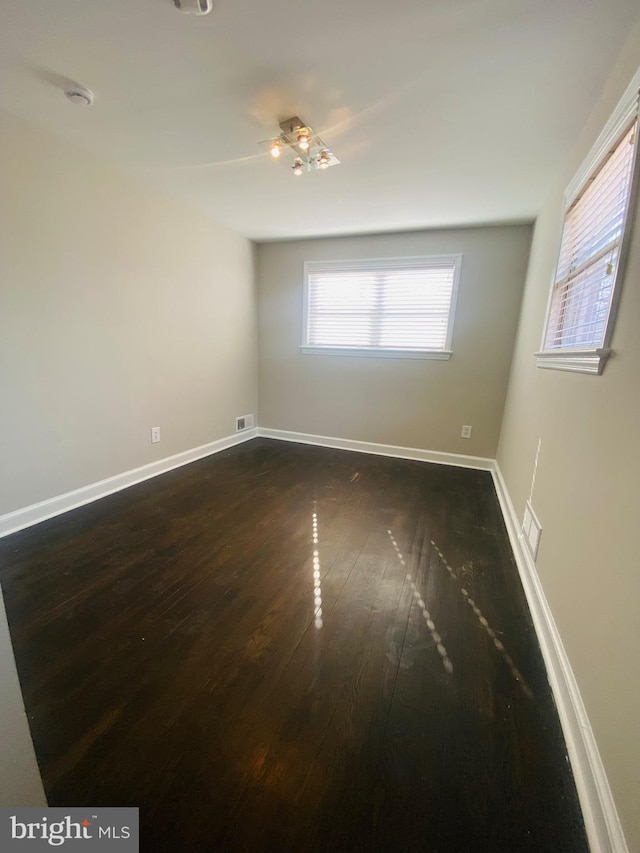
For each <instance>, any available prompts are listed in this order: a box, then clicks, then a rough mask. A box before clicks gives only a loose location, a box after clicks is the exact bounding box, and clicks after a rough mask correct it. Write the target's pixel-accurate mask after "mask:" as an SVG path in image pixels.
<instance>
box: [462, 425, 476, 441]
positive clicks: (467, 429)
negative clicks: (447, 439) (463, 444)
mask: <svg viewBox="0 0 640 853" xmlns="http://www.w3.org/2000/svg"><path fill="white" fill-rule="evenodd" d="M472 429H473V427H471V426H469V424H464V426H463V427H462V429H461V430H460V438H471V430H472Z"/></svg>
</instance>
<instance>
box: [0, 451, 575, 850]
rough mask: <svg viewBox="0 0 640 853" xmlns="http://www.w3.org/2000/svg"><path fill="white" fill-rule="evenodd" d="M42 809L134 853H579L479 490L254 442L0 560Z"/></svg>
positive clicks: (2, 546)
mask: <svg viewBox="0 0 640 853" xmlns="http://www.w3.org/2000/svg"><path fill="white" fill-rule="evenodd" d="M0 566H1V568H0V580H1V581H2V585H3V588H4V592H5V598H6V605H7V612H8V616H9V622H10V628H11V634H12V638H13V642H14V647H15V653H16V659H17V664H18V671H19V674H20V679H21V682H22V689H23V692H24V698H25V703H26V707H27V713H28V716H29V720H30V724H31V730H32V734H33V738H34V743H35V748H36V753H37V756H38V760H39V763H40V768H41V771H42V775H43V779H44V784H45V788H46V791H47V794H48V798H49V803H50V805H64V806H71V805H103V806H106V805H132V806H139V807H140V818H141V835H142V844H141V849H142V850H144V851H154V852H155V851H158V853H162V851H172V853H173V851H175V853H179V851H186V853H189V852H190V851H201V850H202V851H209V850H215V851H217V850H220V851H227V850H228V851H307V850H309V851H320V850H323V851H385V853H386V851H430V853H450V851H465V853H468V852H470V851H504V853H519V851H536V853H540V851H552V853H569V852H570V853H574V851H587V850H588V847H587V843H586V840H585V834H584V828H583V824H582V818H581V815H580V810H579V806H578V803H577V797H576V792H575V787H574V783H573V780H572V777H571V774H570V770H569V766H568V762H567V758H566V750H565V746H564V742H563V739H562V734H561V731H560V726H559V723H558V719H557V716H556V711H555V707H554V704H553V699H552V696H551V693H550V689H549V686H548V683H547V681H546V676H545V673H544V669H543V664H542V660H541V656H540V652H539V649H538V646H537V643H536V639H535V633H534V630H533V627H532V624H531V619H530V616H529V613H528V610H527V607H526V603H525V598H524V594H523V591H522V587H521V585H520V581H519V578H518V574H517V570H516V567H515V564H514V561H513V558H512V555H511V552H510V548H509V544H508V539H507V535H506V531H505V529H504V525H503V522H502V519H501V516H500V512H499V509H498V504H497V500H496V497H495V492H494V489H493V485H492V481H491V476H490V475H489V474H488V473H485V472H479V471H472V470H465V469H458V468H449V467H444V466H439V465H429V464H426V463H419V462H411V461H405V460H397V459H387V458H382V457H375V456H368V455H363V454H353V453H348V452H344V451H337V450H330V449H326V448H319V447H309V446H303V445H295V444H288V443H282V442H276V441H270V440H266V439H256V440H254V441H250V442H247V443H246V444H244V445H241V446H238V447H236V448H233V449H232V450H230V451H226V452H224V453H221V454H218V455H216V456H213V457H210V458H208V459H205V460H202V461H200V462H196V463H193V464H191V465H189V466H186V467H184V468H180V469H177V470H176V471H173V472H170V473H168V474H165V475H164V476H162V477H158V478H156V479H153V480H150V481H147V482H145V483H141V484H139V485H137V486H134V487H132V488H130V489H128V490H127V491H124V492H120V493H119V494H117V495H113V496H111V497H108V498H105V499H103V500H101V501H99V502H97V503H94V504H91V505H90V506H87V507H83V508H81V509H78V510H75V511H73V512H70V513H68V514H66V515H64V516H60V517H58V518H55V519H51V520H50V521H47V522H44V523H43V524H41V525H39V526H37V527H34V528H31V529H30V530H26V531H23V532H20V533H17V534H14V535H13V536H10V537H7V538H6V539H4V540H0Z"/></svg>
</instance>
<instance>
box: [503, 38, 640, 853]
mask: <svg viewBox="0 0 640 853" xmlns="http://www.w3.org/2000/svg"><path fill="white" fill-rule="evenodd" d="M639 65H640V32H639V31H638V30H636V32H635V34H633V35H632V37H631V38H630V40H629V42H628V43H627V48H626V50H625V53H624V54H623V56H622V58H621V61H620V64H619V66H618V68H617V70H616V72H615V73H614V75H613V76H612V77H611V79H610V82H609V86H608V87H607V90H606V92H605V94H604V96H603V98H602V99H601V101H600V102H599V104H598V107H597V109H596V110H595V112H594V114H593V116H592V118H591V120H590V122H589V124H588V126H587V128H586V129H585V132H584V134H583V136H582V138H581V139H580V141H579V144H578V145H577V147H576V150H575V152H574V154H573V156H572V158H571V160H570V162H568V163H566V164H565V168H564V170H563V172H562V175H561V177H560V179H559V180H558V182H557V184H556V186H555V187H554V190H553V192H552V193H551V195H550V196H549V199H548V202H547V204H546V206H545V208H544V210H543V212H542V213H541V215H540V217H539V219H538V222H537V224H536V229H535V236H534V240H533V246H532V253H531V265H530V269H529V274H528V278H527V285H526V290H525V296H524V300H523V310H522V318H521V322H520V327H519V332H518V338H517V344H516V349H515V356H514V363H513V368H512V374H511V381H510V387H509V394H508V399H507V405H506V409H505V418H504V425H503V429H502V434H501V439H500V446H499V452H498V462H499V464H500V466H501V469H502V471H503V474H504V476H505V479H506V482H507V486H508V488H509V491H510V493H511V496H512V498H513V500H514V503H515V506H516V510H517V512H518V514H519V515H520V517H521V516H522V511H523V509H524V502H525V500H526V498H527V496H528V494H529V489H530V486H531V478H532V472H533V465H534V457H535V453H536V448H537V444H538V439H540V440H541V452H540V459H539V465H538V471H537V476H536V480H535V487H534V491H533V506H534V508H535V511H536V513H537V515H538V516H539V518H540V521H541V524H542V528H543V533H542V540H541V546H540V552H539V555H538V561H537V565H538V571H539V574H540V577H541V579H542V582H543V586H544V590H545V593H546V596H547V598H548V600H549V603H550V605H551V609H552V611H553V614H554V617H555V619H556V622H557V624H558V627H559V630H560V634H561V636H562V639H563V642H564V645H565V647H566V649H567V652H568V655H569V658H570V661H571V664H572V667H573V669H574V672H575V675H576V677H577V680H578V684H579V687H580V691H581V693H582V697H583V699H584V701H585V704H586V708H587V712H588V715H589V719H590V721H591V724H592V726H593V729H594V732H595V736H596V740H597V743H598V746H599V749H600V753H601V755H602V758H603V761H604V764H605V768H606V771H607V774H608V778H609V782H610V785H611V787H612V791H613V794H614V798H615V800H616V803H617V806H618V809H619V812H620V816H621V819H622V823H623V827H624V829H625V831H626V834H627V841H628V844H629V849H630V850H634V851H635V850H640V812H639V810H638V793H639V792H640V736H639V724H640V682H639V681H638V677H637V676H638V661H639V660H640V628H639V618H638V593H639V592H640V583H639V577H640V558H639V554H640V550H639V548H638V531H639V530H640V498H639V496H638V488H639V486H640V443H639V439H640V333H639V331H638V321H639V319H640V216H638V217H637V218H636V223H635V229H634V235H633V242H632V246H631V252H630V259H629V265H628V268H627V274H626V278H625V284H624V290H623V294H622V302H621V304H620V311H619V315H618V322H617V325H616V330H615V334H614V339H613V347H614V349H615V358H613V359H611V360H610V361H609V363H608V364H607V366H606V368H605V371H604V374H603V375H602V376H600V377H597V376H587V375H577V374H576V375H572V374H569V373H563V372H559V371H551V370H541V369H538V368H536V365H535V359H534V357H533V353H534V352H535V350H536V349H538V348H539V345H540V338H541V335H542V326H543V322H544V315H545V309H546V304H547V297H548V293H549V286H550V283H551V278H552V275H553V271H554V266H555V262H556V257H557V252H558V248H559V246H558V244H559V238H560V229H561V213H562V211H561V208H562V197H563V192H564V188H565V186H566V184H567V183H568V182H569V180H570V179H571V178H572V176H573V174H574V172H575V171H576V170H577V168H578V167H579V165H580V163H581V161H582V160H583V158H584V157H585V156H586V154H587V153H588V151H589V148H590V147H591V145H592V144H593V142H594V141H595V138H596V137H597V135H598V134H599V132H600V131H601V129H602V127H603V126H604V124H605V122H606V121H607V119H608V118H609V115H610V114H611V112H612V111H613V109H614V107H615V105H616V103H617V101H618V100H619V98H620V97H621V95H622V93H623V91H624V89H625V88H626V86H627V84H628V83H629V81H630V79H631V77H632V76H633V74H634V72H635V71H636V70H637V68H638V66H639Z"/></svg>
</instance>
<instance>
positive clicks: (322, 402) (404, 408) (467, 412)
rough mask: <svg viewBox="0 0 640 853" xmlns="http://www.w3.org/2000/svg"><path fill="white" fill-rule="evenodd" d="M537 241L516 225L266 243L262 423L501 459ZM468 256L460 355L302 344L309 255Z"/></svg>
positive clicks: (262, 254)
mask: <svg viewBox="0 0 640 853" xmlns="http://www.w3.org/2000/svg"><path fill="white" fill-rule="evenodd" d="M530 239H531V228H530V227H529V226H527V225H518V226H503V227H488V228H467V229H460V230H442V231H429V232H412V233H405V234H385V235H375V236H366V237H341V238H331V239H321V240H303V241H293V242H282V243H267V244H263V245H261V246H259V248H258V285H259V352H260V382H259V388H260V425H261V426H263V427H270V428H274V429H284V430H293V431H296V432H304V433H311V434H316V435H325V436H336V437H340V438H349V439H357V440H361V441H372V442H382V443H384V444H394V445H400V446H404V447H415V448H424V449H428V450H437V451H445V452H449V453H466V454H470V455H474V456H490V457H493V456H495V451H496V446H497V441H498V433H499V429H500V421H501V418H502V410H503V405H504V398H505V393H506V387H507V380H508V372H509V363H510V359H511V352H512V347H513V341H514V336H515V329H516V324H517V315H518V308H519V305H520V298H521V293H522V286H523V282H524V276H525V271H526V264H527V257H528V252H529V244H530ZM459 252H461V253H462V255H463V259H462V272H461V277H460V289H459V293H458V304H457V310H456V319H455V325H454V331H453V352H454V354H453V356H452V358H451V360H450V361H434V360H421V359H392V358H359V357H353V356H344V357H335V356H324V355H321V356H318V355H303V354H302V353H301V352H300V350H299V345H300V343H301V339H302V287H303V264H304V262H305V261H317V260H342V259H353V258H379V257H397V256H401V255H430V254H445V253H459ZM462 424H471V425H472V426H473V437H472V438H471V440H465V439H461V438H460V427H461V426H462Z"/></svg>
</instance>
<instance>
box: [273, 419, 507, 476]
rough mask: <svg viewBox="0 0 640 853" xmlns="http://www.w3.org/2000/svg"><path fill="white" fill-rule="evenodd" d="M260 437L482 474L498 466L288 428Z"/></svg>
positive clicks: (480, 458) (483, 460)
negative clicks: (448, 466)
mask: <svg viewBox="0 0 640 853" xmlns="http://www.w3.org/2000/svg"><path fill="white" fill-rule="evenodd" d="M258 435H259V436H261V437H262V438H276V439H278V440H279V441H293V442H295V443H297V444H315V445H317V446H319V447H335V448H336V449H338V450H354V451H356V452H357V453H372V454H374V455H376V456H392V457H394V458H395V459H415V460H416V461H418V462H435V463H436V464H438V465H454V466H456V467H458V468H475V469H477V470H480V471H493V468H494V465H495V461H494V460H493V459H489V458H485V457H484V456H465V455H464V454H463V453H442V452H440V451H439V450H420V449H418V448H415V447H398V446H397V445H395V444H375V443H373V442H371V441H356V440H355V439H351V438H333V437H331V436H327V435H310V434H309V433H306V432H289V431H288V430H284V429H267V428H265V427H258Z"/></svg>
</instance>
